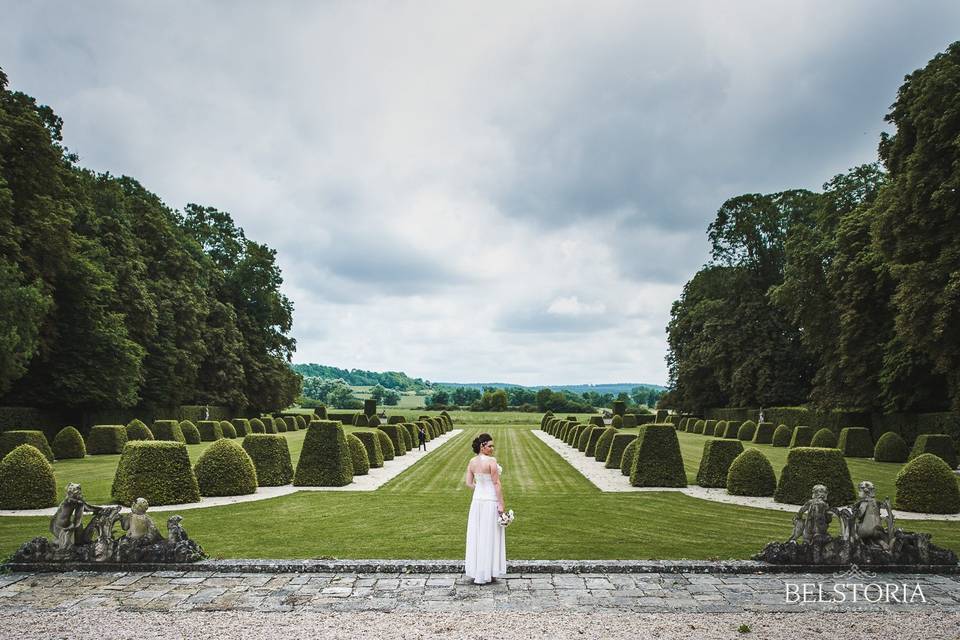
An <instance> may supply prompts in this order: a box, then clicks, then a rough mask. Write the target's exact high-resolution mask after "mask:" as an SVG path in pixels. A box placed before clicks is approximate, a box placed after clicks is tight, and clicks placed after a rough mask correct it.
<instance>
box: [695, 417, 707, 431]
mask: <svg viewBox="0 0 960 640" xmlns="http://www.w3.org/2000/svg"><path fill="white" fill-rule="evenodd" d="M706 427H707V421H706V420H697V421H696V422H694V423H693V433H698V434H702V433H703V430H704V429H705V428H706Z"/></svg>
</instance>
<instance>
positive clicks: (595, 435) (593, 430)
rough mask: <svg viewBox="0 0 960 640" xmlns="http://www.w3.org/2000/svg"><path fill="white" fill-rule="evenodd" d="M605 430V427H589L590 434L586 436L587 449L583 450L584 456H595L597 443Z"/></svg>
mask: <svg viewBox="0 0 960 640" xmlns="http://www.w3.org/2000/svg"><path fill="white" fill-rule="evenodd" d="M606 430H607V427H590V433H589V434H588V435H587V448H586V449H584V450H583V453H584V455H586V456H587V457H588V458H593V457H595V456H596V451H597V441H598V440H599V439H600V436H602V435H603V432H604V431H606Z"/></svg>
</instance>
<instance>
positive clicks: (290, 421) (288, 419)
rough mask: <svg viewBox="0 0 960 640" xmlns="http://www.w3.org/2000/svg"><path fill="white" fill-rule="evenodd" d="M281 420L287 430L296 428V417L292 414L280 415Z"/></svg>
mask: <svg viewBox="0 0 960 640" xmlns="http://www.w3.org/2000/svg"><path fill="white" fill-rule="evenodd" d="M281 420H283V422H284V424H285V425H287V431H296V430H297V419H296V418H294V417H293V416H281Z"/></svg>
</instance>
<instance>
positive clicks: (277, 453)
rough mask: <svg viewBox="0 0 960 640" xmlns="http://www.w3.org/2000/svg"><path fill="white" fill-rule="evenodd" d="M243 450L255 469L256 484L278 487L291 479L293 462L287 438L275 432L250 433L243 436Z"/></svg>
mask: <svg viewBox="0 0 960 640" xmlns="http://www.w3.org/2000/svg"><path fill="white" fill-rule="evenodd" d="M243 450H244V451H246V452H247V455H248V456H250V460H251V461H252V462H253V466H254V468H255V469H256V470H257V484H258V485H259V486H261V487H279V486H283V485H285V484H290V481H291V480H293V464H291V462H290V447H289V445H288V444H287V439H286V438H284V437H283V436H281V435H279V434H276V433H251V434H249V435H247V436H245V437H244V438H243Z"/></svg>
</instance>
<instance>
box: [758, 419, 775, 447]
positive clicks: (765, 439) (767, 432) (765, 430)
mask: <svg viewBox="0 0 960 640" xmlns="http://www.w3.org/2000/svg"><path fill="white" fill-rule="evenodd" d="M774 429H775V427H774V424H773V423H772V422H761V423H759V424H758V425H757V430H756V431H755V432H754V434H753V441H754V442H755V443H757V444H770V443H771V442H773V430H774Z"/></svg>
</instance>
